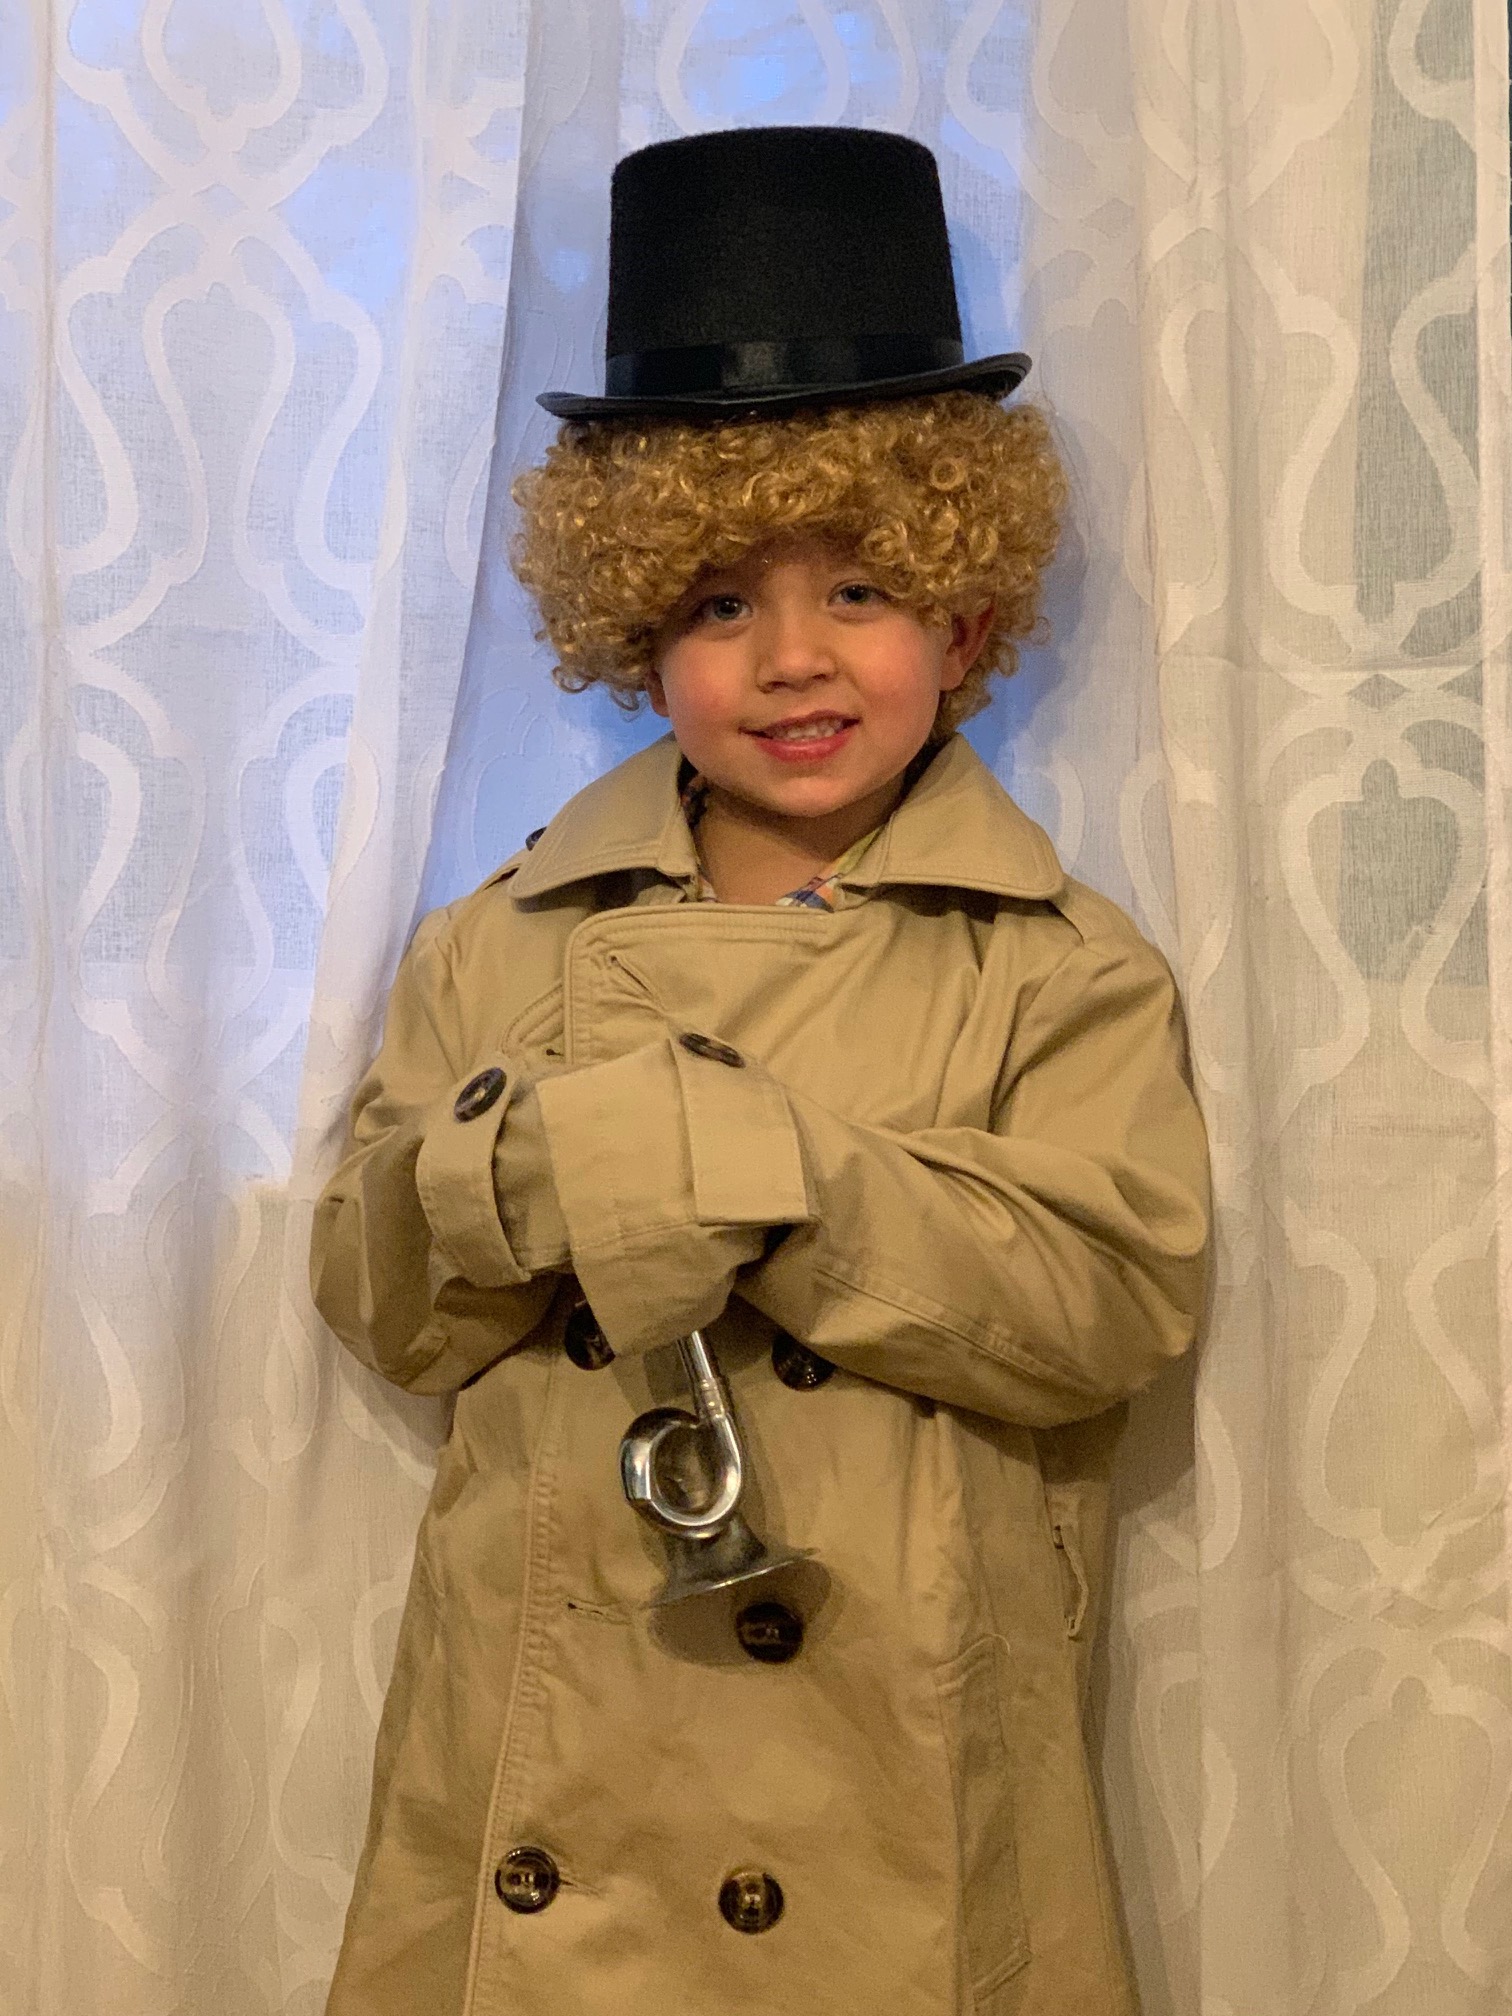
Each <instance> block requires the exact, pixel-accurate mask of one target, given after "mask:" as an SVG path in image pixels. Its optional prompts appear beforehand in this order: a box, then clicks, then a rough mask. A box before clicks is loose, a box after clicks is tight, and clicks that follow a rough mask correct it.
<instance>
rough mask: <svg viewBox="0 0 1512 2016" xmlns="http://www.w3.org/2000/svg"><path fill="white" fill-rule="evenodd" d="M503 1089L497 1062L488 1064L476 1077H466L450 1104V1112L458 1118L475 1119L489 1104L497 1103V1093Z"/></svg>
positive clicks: (502, 1075)
mask: <svg viewBox="0 0 1512 2016" xmlns="http://www.w3.org/2000/svg"><path fill="white" fill-rule="evenodd" d="M503 1090H504V1073H503V1072H502V1071H501V1070H500V1069H499V1067H498V1065H497V1064H490V1065H489V1067H488V1069H487V1070H486V1071H480V1072H479V1073H478V1075H477V1077H476V1078H469V1079H468V1081H467V1083H466V1084H465V1085H464V1086H463V1087H462V1090H461V1091H460V1092H459V1093H458V1094H457V1096H456V1099H455V1101H454V1102H453V1104H452V1112H453V1113H454V1114H455V1115H456V1117H457V1119H459V1120H476V1119H477V1117H478V1115H479V1114H480V1113H486V1112H487V1111H488V1109H489V1107H490V1106H496V1105H497V1104H498V1103H499V1094H500V1093H501V1092H502V1091H503Z"/></svg>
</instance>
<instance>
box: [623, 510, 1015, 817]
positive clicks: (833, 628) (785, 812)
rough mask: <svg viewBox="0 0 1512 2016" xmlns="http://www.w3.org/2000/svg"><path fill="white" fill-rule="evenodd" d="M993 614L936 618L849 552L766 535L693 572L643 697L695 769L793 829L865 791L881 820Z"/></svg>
mask: <svg viewBox="0 0 1512 2016" xmlns="http://www.w3.org/2000/svg"><path fill="white" fill-rule="evenodd" d="M991 620H992V611H991V609H990V608H988V609H984V610H982V611H980V612H978V613H977V614H976V615H974V616H970V617H964V616H957V617H956V618H955V619H954V620H953V622H952V623H951V625H950V627H949V628H948V629H946V628H936V627H934V626H932V625H926V624H923V623H921V622H920V621H919V620H918V618H917V617H916V616H913V615H910V614H909V613H908V611H906V610H904V609H900V608H898V607H897V606H896V604H894V603H893V602H890V601H889V600H888V599H887V597H886V596H885V595H884V594H883V593H882V591H881V590H880V589H879V588H877V587H876V586H875V585H874V583H873V582H872V580H871V578H870V576H869V575H868V573H867V571H866V569H865V567H864V566H863V565H861V564H859V563H858V562H857V561H856V559H855V558H854V557H853V556H852V555H849V554H847V553H845V552H844V551H841V550H838V549H837V548H835V547H833V546H829V545H824V544H821V543H819V542H817V541H807V540H806V541H801V542H800V541H794V542H784V543H782V544H776V545H770V546H764V547H761V548H759V549H757V550H756V551H755V552H752V553H749V554H747V555H746V556H745V557H744V558H743V559H742V560H740V561H738V562H736V563H735V565H733V566H732V567H730V568H728V569H726V570H724V571H722V572H718V573H710V574H707V575H705V576H704V577H702V578H701V579H700V580H699V581H698V583H697V584H696V586H695V588H694V589H693V591H692V592H691V593H690V595H689V596H688V597H687V598H685V600H684V602H683V603H682V605H681V606H680V608H679V609H678V610H677V611H676V612H675V613H674V615H673V617H672V619H671V620H670V621H669V623H668V624H667V626H666V628H665V630H664V631H663V633H662V637H661V639H660V641H659V644H658V648H657V652H656V669H655V671H654V672H653V673H652V675H651V676H650V678H649V679H648V680H647V693H648V695H649V697H650V701H651V705H652V707H653V708H654V709H655V710H656V712H657V713H658V714H660V715H662V716H664V717H665V718H666V719H667V720H669V721H670V722H671V723H672V731H673V733H674V735H675V736H676V738H677V742H678V746H679V748H680V749H681V750H682V753H683V755H684V756H686V758H687V759H688V761H689V762H690V763H691V764H692V765H693V767H694V768H695V769H696V770H699V771H701V772H702V773H703V775H704V776H705V777H706V778H707V779H708V781H709V783H710V784H711V785H713V786H715V788H716V789H717V790H721V791H724V792H727V793H728V794H729V795H730V796H731V797H733V798H736V799H738V800H740V801H741V802H742V803H743V805H744V806H746V807H747V808H748V809H749V810H750V811H754V812H755V813H757V814H758V817H759V816H760V815H765V817H766V819H768V820H770V821H771V822H772V823H774V824H777V825H780V826H783V827H787V826H789V825H790V823H791V822H792V821H794V820H798V821H802V820H806V819H827V818H831V817H833V815H835V814H836V813H840V812H843V811H844V810H845V809H846V808H848V807H852V806H856V807H862V806H863V805H864V803H865V801H868V800H876V801H877V804H878V807H879V816H881V815H882V813H884V812H885V810H886V809H887V803H888V802H889V794H890V793H891V791H892V789H893V788H894V786H895V785H896V783H897V780H898V779H899V777H901V775H902V773H903V771H904V770H905V769H906V768H907V767H908V764H909V763H910V762H911V761H912V759H913V757H914V756H915V755H917V753H918V752H919V750H920V749H922V748H923V746H924V744H925V742H926V741H927V740H928V737H929V732H930V730H931V728H932V727H933V726H934V720H935V712H936V709H937V707H938V705H939V699H940V695H941V694H942V693H948V692H950V691H952V690H953V689H954V688H955V687H957V686H959V685H960V683H961V681H962V680H963V679H964V678H965V676H966V674H967V672H968V671H969V670H970V668H971V665H972V662H973V661H974V660H975V658H976V657H977V655H978V653H979V652H980V651H981V648H982V645H983V644H984V642H985V641H986V637H987V632H988V629H989V628H990V626H991Z"/></svg>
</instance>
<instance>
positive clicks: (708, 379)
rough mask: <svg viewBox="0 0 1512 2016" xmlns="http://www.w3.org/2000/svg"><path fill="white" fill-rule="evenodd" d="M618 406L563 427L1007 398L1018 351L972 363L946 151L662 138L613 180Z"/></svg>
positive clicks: (710, 136)
mask: <svg viewBox="0 0 1512 2016" xmlns="http://www.w3.org/2000/svg"><path fill="white" fill-rule="evenodd" d="M604 349H605V362H604V395H605V396H604V397H603V398H601V399H600V398H594V397H591V396H590V395H588V394H586V393H577V392H545V393H543V394H542V395H541V401H540V403H541V404H542V405H543V406H544V407H545V408H546V410H547V412H548V413H554V414H556V415H557V417H558V418H559V419H563V420H610V419H613V418H615V417H616V416H617V415H620V414H626V415H628V414H640V413H644V414H652V413H661V414H670V415H679V416H681V417H682V418H684V419H708V420H715V419H724V418H728V417H729V416H731V415H733V414H740V413H748V412H762V413H781V412H787V411H790V410H791V409H792V408H794V407H796V406H810V405H822V404H826V403H830V404H834V403H839V402H842V401H844V402H851V401H855V400H862V399H901V398H904V397H906V396H908V395H909V394H911V393H919V392H948V391H953V390H956V389H959V388H965V389H968V390H972V391H977V392H985V393H989V394H990V395H991V396H992V397H993V398H997V399H1001V398H1002V397H1003V396H1004V395H1005V394H1006V393H1008V392H1011V391H1012V390H1013V388H1014V386H1015V385H1017V384H1018V382H1019V380H1020V379H1021V378H1022V377H1023V376H1024V373H1025V372H1026V371H1027V370H1028V369H1029V359H1028V358H1027V357H1024V356H1021V355H1019V354H1017V353H1014V354H1010V355H1006V356H1001V357H983V358H980V359H979V360H978V361H977V362H976V363H974V364H968V363H967V362H966V361H965V352H964V350H963V348H962V345H961V318H960V314H959V312H958V310H957V307H956V293H955V282H954V280H953V279H952V277H951V272H950V240H949V238H948V236H947V234H946V229H945V208H944V205H943V203H942V202H941V200H940V178H939V173H938V171H937V169H936V167H935V161H934V156H933V155H932V154H931V153H930V151H929V149H928V148H927V147H921V146H920V145H919V143H918V141H917V140H907V139H904V138H903V136H902V135H901V134H897V133H873V132H868V131H863V130H861V129H858V128H855V127H842V126H756V127H747V128H744V129H742V130H740V131H738V132H734V133H703V134H699V135H697V136H696V137H694V138H692V139H689V140H665V141H662V142H661V143H660V144H659V145H657V146H655V147H642V148H641V149H640V151H639V152H638V153H635V154H627V155H626V156H625V158H624V160H623V161H621V162H620V164H619V166H618V167H617V168H616V169H615V171H614V182H613V186H612V190H611V195H610V222H609V327H608V335H607V339H606V341H605V345H604Z"/></svg>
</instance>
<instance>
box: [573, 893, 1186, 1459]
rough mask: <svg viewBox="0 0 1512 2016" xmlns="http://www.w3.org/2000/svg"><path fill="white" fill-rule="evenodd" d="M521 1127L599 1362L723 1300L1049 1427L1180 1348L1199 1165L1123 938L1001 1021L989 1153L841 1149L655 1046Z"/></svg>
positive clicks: (1172, 1015) (774, 1091)
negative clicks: (582, 1298) (530, 1141)
mask: <svg viewBox="0 0 1512 2016" xmlns="http://www.w3.org/2000/svg"><path fill="white" fill-rule="evenodd" d="M711 1050H712V1051H713V1052H714V1054H712V1055H711V1054H710V1052H711ZM540 1104H541V1112H542V1115H543V1121H544V1127H545V1132H546V1136H547V1140H548V1143H549V1147H550V1153H551V1159H552V1163H553V1166H554V1168H555V1172H556V1190H557V1194H558V1197H559V1198H560V1201H561V1208H562V1211H563V1214H564V1217H565V1221H566V1226H567V1231H568V1237H569V1239H570V1242H571V1247H572V1257H573V1265H574V1266H575V1268H576V1271H577V1273H578V1276H579V1279H580V1281H581V1283H582V1286H583V1290H584V1292H585V1294H586V1295H587V1296H588V1299H589V1301H590V1302H591V1303H592V1304H593V1307H594V1311H595V1314H596V1315H597V1317H598V1320H599V1322H600V1324H601V1326H602V1327H603V1329H604V1332H605V1335H606V1336H607V1337H608V1339H609V1341H610V1343H611V1344H612V1345H613V1346H614V1347H615V1349H616V1350H620V1351H626V1350H628V1351H634V1350H637V1349H644V1348H647V1347H648V1346H650V1345H653V1344H657V1343H661V1342H664V1341H666V1339H667V1338H668V1337H670V1336H675V1335H676V1334H678V1331H679V1329H680V1328H684V1327H686V1325H687V1322H688V1320H689V1319H690V1318H692V1319H693V1320H697V1321H707V1320H709V1318H710V1317H711V1316H712V1315H714V1314H716V1313H717V1311H718V1309H719V1308H720V1307H722V1306H723V1303H724V1300H725V1298H726V1296H727V1295H728V1294H729V1293H730V1292H731V1290H732V1289H733V1288H735V1287H737V1286H738V1292H739V1293H740V1295H741V1296H742V1297H743V1298H744V1299H745V1300H746V1301H748V1302H750V1303H752V1304H753V1305H754V1306H755V1307H756V1308H758V1309H759V1310H761V1311H762V1312H763V1313H765V1314H766V1315H767V1316H769V1317H770V1318H771V1319H772V1320H773V1321H774V1322H776V1323H778V1324H780V1325H781V1327H782V1328H783V1329H785V1330H787V1331H788V1332H790V1333H791V1334H792V1335H793V1336H795V1337H797V1338H798V1339H799V1340H800V1341H802V1342H803V1343H806V1344H809V1345H811V1346H812V1347H813V1348H814V1349H815V1350H817V1351H820V1352H822V1353H823V1354H824V1355H825V1356H826V1357H829V1358H832V1359H833V1360H835V1361H836V1362H837V1363H838V1364H840V1365H843V1366H845V1367H847V1368H848V1369H849V1370H851V1371H853V1372H857V1373H861V1374H864V1375H865V1376H866V1377H868V1378H872V1379H876V1380H879V1381H882V1382H883V1383H885V1384H888V1385H892V1386H897V1387H900V1388H902V1389H903V1390H905V1391H908V1392H913V1393H919V1394H923V1395H926V1396H928V1397H930V1398H933V1399H936V1400H940V1401H944V1402H947V1403H949V1404H951V1405H954V1406H959V1407H966V1408H971V1409H973V1410H975V1411H977V1412H980V1413H984V1414H989V1415H993V1416H996V1417H998V1418H1000V1419H1003V1420H1008V1421H1014V1422H1018V1423H1022V1424H1025V1425H1028V1426H1035V1427H1048V1426H1053V1425H1056V1424H1058V1423H1062V1422H1066V1421H1073V1420H1079V1419H1083V1418H1086V1417H1088V1416H1090V1415H1093V1414H1096V1413H1099V1412H1101V1411H1102V1410H1103V1409H1104V1408H1107V1407H1109V1406H1111V1405H1113V1404H1114V1403H1115V1402H1117V1401H1118V1400H1120V1399H1122V1398H1124V1397H1125V1396H1126V1395H1128V1394H1129V1393H1132V1392H1134V1391H1135V1390H1137V1389H1138V1388H1139V1387H1141V1386H1143V1385H1145V1384H1146V1383H1147V1382H1148V1381H1149V1380H1150V1379H1152V1378H1153V1377H1154V1376H1155V1374H1156V1373H1157V1372H1158V1371H1159V1370H1160V1369H1161V1367H1162V1366H1163V1365H1164V1364H1165V1363H1167V1362H1168V1361H1169V1360H1171V1359H1173V1358H1175V1357H1178V1356H1179V1355H1180V1354H1181V1353H1182V1352H1183V1351H1185V1350H1186V1349H1187V1347H1188V1346H1189V1345H1190V1344H1191V1342H1192V1341H1193V1338H1194V1336H1195V1333H1196V1328H1197V1323H1198V1320H1199V1317H1200V1314H1201V1311H1202V1307H1203V1301H1204V1294H1205V1284H1206V1263H1207V1248H1208V1176H1207V1153H1206V1143H1205V1137H1204V1133H1203V1127H1202V1122H1201V1118H1200V1115H1199V1113H1198V1109H1197V1105H1196V1102H1195V1100H1194V1098H1193V1096H1192V1092H1191V1089H1190V1086H1189V1084H1188V1081H1187V1075H1186V1049H1185V1040H1184V1031H1183V1025H1182V1021H1181V1012H1180V1005H1179V1002H1178V999H1177V994H1176V988H1175V984H1174V982H1173V981H1172V979H1171V976H1170V972H1169V970H1168V969H1167V967H1166V965H1165V963H1164V961H1163V960H1162V959H1161V958H1160V956H1159V955H1158V953H1156V952H1155V951H1154V950H1153V949H1152V948H1151V947H1150V946H1148V945H1147V944H1146V943H1145V942H1144V940H1143V939H1142V938H1140V937H1139V936H1138V935H1137V933H1135V932H1134V931H1133V928H1132V926H1131V927H1129V929H1128V931H1127V933H1117V934H1114V933H1109V934H1107V935H1105V936H1102V937H1099V938H1097V939H1091V940H1089V939H1081V940H1079V941H1078V943H1077V944H1076V945H1075V946H1074V947H1073V948H1072V949H1071V950H1070V951H1068V952H1067V953H1066V954H1065V955H1064V956H1063V958H1062V960H1061V961H1060V963H1059V965H1058V966H1057V967H1056V968H1055V969H1054V970H1053V971H1052V972H1051V974H1050V975H1049V976H1048V977H1047V978H1046V979H1045V981H1044V982H1043V983H1042V984H1041V985H1040V987H1039V989H1038V990H1037V992H1036V994H1035V996H1034V998H1033V1000H1032V1001H1031V1002H1029V1003H1028V1004H1027V1005H1026V1006H1025V1007H1023V1009H1022V1010H1021V1012H1020V1014H1019V1016H1018V1019H1017V1023H1016V1026H1015V1029H1014V1031H1013V1037H1012V1042H1011V1044H1010V1045H1009V1049H1008V1055H1007V1058H1006V1061H1005V1065H1004V1069H1003V1073H1002V1076H1001V1079H1000V1082H999V1085H998V1088H997V1096H996V1102H995V1110H994V1112H993V1115H992V1124H991V1127H990V1129H977V1128H970V1127H947V1128H935V1129H924V1130H921V1131H918V1132H912V1133H898V1132H893V1131H889V1130H888V1129H886V1128H883V1127H875V1126H868V1125H863V1124H860V1123H857V1122H855V1121H852V1120H848V1119H845V1118H843V1117H841V1116H840V1115H839V1114H836V1113H834V1112H832V1111H831V1110H829V1109H828V1108H827V1107H826V1106H824V1105H823V1104H822V1103H821V1102H819V1101H818V1100H815V1099H812V1098H808V1097H806V1096H803V1095H801V1094H799V1093H797V1092H794V1091H790V1090H788V1089H786V1088H784V1087H783V1086H782V1085H781V1084H779V1083H778V1081H777V1080H776V1079H775V1078H774V1077H772V1076H771V1075H770V1074H768V1073H767V1072H766V1071H764V1070H763V1069H761V1068H760V1067H759V1066H758V1065H756V1064H754V1063H751V1062H749V1061H744V1060H742V1061H741V1062H740V1063H739V1064H738V1065H736V1064H731V1063H726V1062H721V1061H720V1060H719V1056H718V1051H717V1046H711V1045H708V1044H705V1043H702V1042H696V1043H695V1047H694V1048H693V1049H691V1050H690V1049H689V1048H687V1047H685V1044H684V1043H683V1042H681V1041H679V1039H678V1038H677V1037H675V1036H674V1037H669V1038H668V1039H667V1040H666V1041H664V1042H658V1043H653V1044H650V1045H647V1046H646V1047H645V1048H643V1049H641V1050H638V1051H636V1052H634V1053H633V1054H632V1055H631V1056H629V1057H625V1058H621V1059H617V1060H615V1061H614V1062H612V1063H609V1064H605V1065H596V1066H593V1067H590V1068H589V1069H587V1070H583V1071H579V1072H576V1073H574V1074H572V1075H570V1076H567V1077H563V1078H558V1079H553V1080H551V1081H550V1082H548V1083H546V1084H543V1085H542V1086H541V1088H540ZM784 1228H785V1229H784Z"/></svg>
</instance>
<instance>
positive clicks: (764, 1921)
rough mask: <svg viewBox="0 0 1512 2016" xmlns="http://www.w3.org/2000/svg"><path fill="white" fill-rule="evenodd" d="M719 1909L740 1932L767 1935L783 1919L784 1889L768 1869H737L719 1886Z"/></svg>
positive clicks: (729, 1923) (726, 1920) (728, 1922)
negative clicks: (763, 1933)
mask: <svg viewBox="0 0 1512 2016" xmlns="http://www.w3.org/2000/svg"><path fill="white" fill-rule="evenodd" d="M719 1908H720V1910H721V1911H722V1912H723V1913H724V1916H725V1923H726V1924H727V1925H733V1926H734V1927H735V1930H736V1931H737V1932H767V1931H770V1929H771V1928H772V1926H774V1925H775V1924H776V1923H777V1920H778V1919H779V1918H780V1917H781V1916H782V1885H781V1884H780V1883H779V1882H778V1881H777V1878H776V1877H775V1876H768V1874H767V1873H766V1871H765V1870H764V1869H737V1870H736V1871H735V1873H734V1875H733V1876H726V1878H725V1880H724V1882H723V1883H722V1884H721V1885H720V1886H719Z"/></svg>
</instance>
